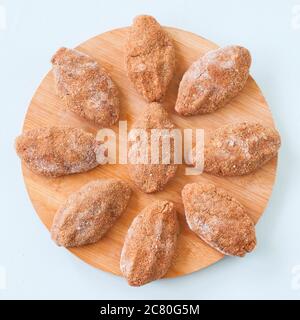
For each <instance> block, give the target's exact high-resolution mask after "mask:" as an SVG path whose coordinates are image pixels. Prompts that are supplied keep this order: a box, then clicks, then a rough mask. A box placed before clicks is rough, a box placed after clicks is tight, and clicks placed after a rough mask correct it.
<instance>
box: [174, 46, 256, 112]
mask: <svg viewBox="0 0 300 320" xmlns="http://www.w3.org/2000/svg"><path fill="white" fill-rule="evenodd" d="M250 65H251V56H250V53H249V51H248V50H247V49H245V48H243V47H240V46H228V47H225V48H220V49H217V50H212V51H209V52H208V53H206V54H205V55H204V56H203V57H201V58H200V59H198V60H197V61H195V62H194V63H193V64H192V65H191V66H190V68H189V69H188V70H187V71H186V73H185V74H184V75H183V77H182V80H181V82H180V86H179V91H178V97H177V102H176V106H175V110H176V111H177V112H178V113H179V114H181V115H184V116H190V115H195V114H205V113H210V112H213V111H215V110H217V109H219V108H221V107H222V106H224V105H226V104H227V103H228V102H229V101H230V100H231V99H232V98H233V97H235V96H236V95H237V94H238V93H239V92H240V91H241V90H242V89H243V88H244V86H245V84H246V81H247V79H248V76H249V68H250Z"/></svg>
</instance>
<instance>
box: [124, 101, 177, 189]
mask: <svg viewBox="0 0 300 320" xmlns="http://www.w3.org/2000/svg"><path fill="white" fill-rule="evenodd" d="M133 127H134V128H135V129H144V130H145V131H146V132H147V134H148V161H149V162H148V164H143V163H142V164H129V165H128V171H129V175H130V178H131V180H132V181H133V182H134V183H135V184H136V186H137V187H138V188H139V189H141V190H142V191H143V192H145V193H152V192H157V191H161V190H163V189H164V187H165V185H166V184H167V183H168V182H169V180H170V179H172V178H173V177H174V176H175V173H176V170H177V167H178V165H177V164H174V144H173V142H172V139H171V138H170V164H163V163H162V156H161V153H162V147H161V144H160V145H159V147H158V150H159V152H160V155H159V164H151V163H150V162H151V147H150V146H151V136H150V135H151V130H152V129H169V130H172V129H174V128H175V126H174V124H173V123H172V122H171V120H170V119H169V117H168V113H167V111H166V110H165V109H164V107H163V106H162V105H161V104H159V103H157V102H152V103H150V104H149V105H148V106H147V107H146V109H145V111H144V113H143V114H142V115H141V117H140V118H139V119H138V120H137V121H136V122H135V123H134V124H133ZM131 151H133V147H132V148H131ZM129 159H130V162H131V163H132V162H133V161H132V159H134V157H131V152H129Z"/></svg>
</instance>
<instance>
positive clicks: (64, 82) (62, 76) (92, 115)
mask: <svg viewBox="0 0 300 320" xmlns="http://www.w3.org/2000/svg"><path fill="white" fill-rule="evenodd" d="M51 62H52V65H53V74H54V79H55V84H56V91H57V94H58V95H59V97H60V98H61V99H62V100H63V102H64V103H65V105H66V106H67V108H68V109H69V110H71V111H72V112H74V113H76V114H77V115H79V116H80V117H82V118H84V119H86V120H89V121H92V122H94V123H96V124H97V125H99V126H100V127H102V128H103V127H110V126H111V125H113V124H114V123H116V122H117V121H118V119H119V113H120V111H119V104H120V103H119V92H118V89H117V87H116V85H115V84H114V82H113V81H112V79H111V77H110V75H109V74H108V73H107V72H106V71H105V70H104V69H103V68H101V67H100V66H99V64H98V62H97V61H96V60H94V59H92V58H91V57H89V56H88V55H86V54H84V53H82V52H79V51H78V50H74V49H67V48H61V49H59V50H58V51H57V52H56V53H55V55H54V56H53V58H52V60H51Z"/></svg>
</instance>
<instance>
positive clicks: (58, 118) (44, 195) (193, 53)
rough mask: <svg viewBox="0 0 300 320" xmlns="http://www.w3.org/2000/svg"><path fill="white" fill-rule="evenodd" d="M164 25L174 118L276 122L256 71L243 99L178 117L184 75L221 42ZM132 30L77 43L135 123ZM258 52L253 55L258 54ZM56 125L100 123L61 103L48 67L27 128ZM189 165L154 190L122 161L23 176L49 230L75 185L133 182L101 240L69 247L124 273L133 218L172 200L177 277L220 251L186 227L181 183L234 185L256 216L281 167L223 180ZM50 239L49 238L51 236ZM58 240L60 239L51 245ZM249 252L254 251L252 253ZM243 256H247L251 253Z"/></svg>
mask: <svg viewBox="0 0 300 320" xmlns="http://www.w3.org/2000/svg"><path fill="white" fill-rule="evenodd" d="M165 30H166V31H167V32H168V33H169V34H170V35H171V36H172V37H173V39H174V41H175V46H176V63H177V68H176V76H175V77H174V79H173V81H172V83H171V85H170V87H169V90H168V92H167V95H166V98H165V101H164V103H165V106H166V108H167V110H168V111H169V113H170V117H171V119H172V120H173V121H174V122H175V124H176V125H177V126H178V127H179V128H203V129H205V132H208V131H207V130H213V129H216V128H218V127H220V126H222V125H224V124H227V123H229V122H234V121H243V120H258V121H261V122H262V123H264V124H265V125H269V126H273V120H272V115H271V112H270V110H269V108H268V105H267V103H266V101H265V99H264V97H263V95H262V93H261V91H260V89H259V87H258V86H257V84H256V83H255V81H254V80H253V79H252V78H251V77H250V78H249V80H248V82H247V84H246V87H245V89H244V90H243V91H242V92H241V93H240V94H239V95H238V97H236V98H235V99H233V100H232V101H231V103H230V104H229V105H227V106H226V107H224V108H222V109H220V110H219V111H217V112H215V113H212V114H207V115H199V116H194V117H186V118H185V117H181V116H179V115H177V114H176V113H175V111H174V105H175V101H176V96H177V90H178V85H179V82H180V80H181V77H182V75H183V73H184V72H185V71H186V69H187V68H188V67H189V65H190V64H191V63H192V62H193V61H194V60H196V59H197V58H199V57H200V56H202V55H203V54H204V53H205V52H207V51H208V50H211V49H214V48H216V47H217V46H216V45H215V44H213V43H212V42H210V41H208V40H206V39H203V38H201V37H199V36H197V35H195V34H192V33H190V32H186V31H182V30H179V29H175V28H165ZM127 32H128V28H122V29H116V30H112V31H109V32H106V33H104V34H101V35H99V36H96V37H94V38H92V39H90V40H88V41H86V42H84V43H83V44H81V45H80V46H78V47H77V49H79V50H80V51H82V52H85V53H87V54H89V55H90V56H92V57H93V58H95V59H97V60H98V61H99V63H100V64H101V65H102V66H104V67H105V68H106V69H107V70H108V71H109V73H110V74H111V76H112V78H113V80H114V81H115V82H116V84H117V85H118V87H119V89H120V92H121V118H120V120H127V121H128V124H129V126H130V124H131V122H132V121H133V120H134V119H135V118H136V116H138V115H139V114H140V113H141V112H142V110H143V109H144V108H145V106H146V103H145V102H144V101H143V100H142V98H141V97H140V96H139V95H138V94H137V93H136V92H135V90H134V88H133V87H132V85H131V84H130V83H129V81H128V78H127V77H126V72H125V67H124V56H123V55H124V42H125V39H126V35H127ZM255 58H256V57H253V59H255ZM49 60H50V57H49ZM49 66H50V64H49ZM52 125H55V126H59V125H63V126H66V125H67V126H74V127H80V128H83V129H85V130H87V131H90V132H93V133H96V132H97V127H95V126H94V125H93V124H91V123H88V122H86V121H85V120H82V119H80V118H78V117H77V116H75V115H73V114H71V113H70V112H68V111H67V110H65V108H64V105H63V103H62V102H61V100H60V99H59V98H58V97H57V96H56V94H55V90H54V81H53V75H52V73H51V72H49V73H48V74H47V75H46V77H45V78H44V80H43V81H42V82H41V84H40V86H39V88H38V89H37V91H36V92H35V94H34V97H33V99H32V101H31V103H30V106H29V108H28V112H27V114H26V118H25V121H24V127H23V131H26V130H29V129H33V128H37V127H41V126H52ZM113 129H114V130H115V131H116V132H118V126H114V127H113ZM184 169H185V165H182V166H180V168H179V170H178V171H177V175H176V177H175V178H174V179H173V180H172V181H171V182H170V183H169V184H168V185H167V187H166V188H165V190H164V191H162V192H159V193H156V194H151V195H149V194H148V195H147V194H144V193H142V192H141V191H139V190H138V189H137V188H136V187H135V186H134V184H133V183H132V182H131V181H130V180H129V177H128V173H127V168H126V165H120V164H116V165H105V166H99V167H98V168H96V169H94V170H92V171H90V172H88V173H83V174H76V175H71V176H66V177H61V178H54V179H51V178H45V177H40V176H37V175H35V174H33V173H31V172H30V171H29V170H28V169H27V168H26V167H25V166H23V175H24V179H25V183H26V186H27V190H28V193H29V196H30V199H31V201H32V203H33V206H34V208H35V210H36V212H37V214H38V216H39V217H40V219H41V220H42V222H43V223H44V224H45V225H46V227H47V228H48V229H49V228H50V226H51V223H52V219H53V216H54V214H55V212H56V210H57V208H58V207H59V206H60V205H61V204H62V203H63V202H64V201H65V199H66V198H67V196H68V195H69V194H70V193H71V192H73V191H76V190H77V189H79V188H80V187H81V186H82V185H84V184H85V183H87V182H89V181H91V180H93V179H98V178H112V177H116V178H121V179H124V180H126V181H128V182H129V183H130V185H131V186H132V189H133V190H134V193H133V197H132V199H131V201H130V204H129V207H128V210H127V211H126V212H125V213H124V214H123V216H122V217H121V218H120V219H119V220H118V221H117V223H116V224H115V225H114V227H113V228H112V229H111V230H110V231H109V232H108V233H107V235H106V236H105V237H104V238H103V239H102V240H101V241H99V242H98V243H96V244H93V245H88V246H84V247H81V248H74V249H71V252H72V253H74V254H75V255H76V256H78V257H79V258H80V259H82V260H84V261H85V262H87V263H89V264H90V265H92V266H94V267H96V268H99V269H101V270H104V271H108V272H112V273H114V274H116V275H119V274H120V269H119V258H120V252H121V248H122V245H123V241H124V237H125V235H126V232H127V229H128V227H129V226H130V224H131V222H132V220H133V218H134V217H135V216H136V215H137V214H138V213H139V212H140V211H141V210H142V209H143V208H144V207H145V206H147V205H148V204H149V203H151V202H152V201H153V200H154V199H167V200H171V201H173V202H175V204H176V206H177V208H178V213H179V217H180V222H181V233H180V236H179V240H178V248H177V253H176V257H175V259H174V263H173V265H172V267H171V269H170V270H169V272H168V274H167V277H176V276H180V275H184V274H188V273H191V272H194V271H197V270H200V269H202V268H205V267H207V266H209V265H211V264H212V263H215V262H216V261H218V260H220V259H221V258H222V257H223V255H222V254H220V253H219V252H217V251H216V250H214V249H212V248H210V247H209V246H208V245H206V244H205V243H204V242H203V241H201V240H200V239H199V238H198V237H197V236H196V235H195V234H193V233H192V232H191V231H190V230H189V229H188V226H187V224H186V222H185V219H184V213H183V206H182V201H181V197H180V193H181V189H182V188H183V186H184V185H185V184H186V183H190V182H195V181H202V182H205V181H207V182H213V183H216V184H217V185H219V186H221V187H223V188H225V189H226V190H228V191H230V192H231V193H232V194H233V195H234V196H235V197H236V198H237V199H238V200H239V201H240V202H241V203H242V204H243V205H244V206H245V207H246V208H247V211H248V213H249V214H250V215H251V217H252V218H253V219H254V220H255V221H257V220H258V219H259V217H260V216H261V215H262V214H263V212H264V210H265V208H266V205H267V202H268V200H269V197H270V195H271V191H272V186H273V183H274V178H275V173H276V159H273V160H272V161H271V162H269V163H268V164H267V165H265V166H264V167H263V168H261V169H260V170H258V171H257V172H255V173H254V174H251V175H247V176H243V177H226V178H221V177H214V176H211V175H207V174H202V175H199V176H187V175H185V174H184V173H185V170H184ZM268 219H269V222H270V223H272V217H271V216H269V217H268ZM49 241H51V240H50V236H49ZM53 245H55V244H54V243H53ZM258 246H259V243H258ZM61 250H65V249H63V248H62V249H61ZM252 254H254V255H255V251H254V252H253V253H252ZM231 259H240V258H231ZM243 259H247V257H245V258H243Z"/></svg>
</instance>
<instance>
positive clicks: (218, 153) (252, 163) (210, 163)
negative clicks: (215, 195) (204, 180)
mask: <svg viewBox="0 0 300 320" xmlns="http://www.w3.org/2000/svg"><path fill="white" fill-rule="evenodd" d="M279 147H280V136H279V134H278V132H277V131H276V130H275V129H273V128H270V127H265V126H263V125H261V124H260V123H257V122H239V123H232V124H229V125H226V126H224V127H221V128H219V129H217V130H216V131H214V132H213V133H212V135H211V136H210V139H209V141H208V143H207V145H206V146H205V151H204V171H205V172H207V173H211V174H214V175H220V176H237V175H244V174H249V173H251V172H253V171H255V170H257V169H258V168H260V167H262V166H263V165H264V164H266V163H267V162H268V161H270V160H271V159H272V158H274V157H275V156H276V155H277V152H278V149H279Z"/></svg>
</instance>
